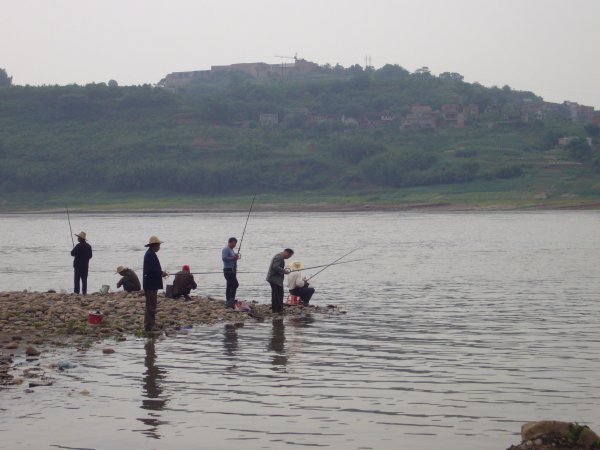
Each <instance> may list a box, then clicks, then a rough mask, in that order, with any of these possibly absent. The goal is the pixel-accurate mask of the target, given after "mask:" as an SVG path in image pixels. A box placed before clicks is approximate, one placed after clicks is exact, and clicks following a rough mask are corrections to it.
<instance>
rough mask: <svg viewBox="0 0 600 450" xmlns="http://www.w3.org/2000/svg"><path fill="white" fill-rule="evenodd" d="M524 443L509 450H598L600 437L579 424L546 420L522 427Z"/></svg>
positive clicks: (529, 423)
mask: <svg viewBox="0 0 600 450" xmlns="http://www.w3.org/2000/svg"><path fill="white" fill-rule="evenodd" d="M521 439H522V442H521V443H520V444H518V445H512V446H510V447H509V448H508V449H507V450H597V449H600V437H599V436H598V435H597V434H596V433H594V432H593V431H592V430H591V429H590V428H589V427H587V426H585V425H580V424H578V423H577V422H559V421H556V420H544V421H541V422H527V423H524V424H523V425H522V426H521Z"/></svg>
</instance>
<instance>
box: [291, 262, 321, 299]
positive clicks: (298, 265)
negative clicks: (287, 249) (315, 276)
mask: <svg viewBox="0 0 600 450" xmlns="http://www.w3.org/2000/svg"><path fill="white" fill-rule="evenodd" d="M290 269H291V272H290V273H289V274H288V289H289V290H290V294H292V295H296V296H297V297H300V303H302V304H303V305H304V306H308V302H310V299H311V297H312V296H313V294H314V293H315V289H314V288H311V287H309V283H308V281H306V279H304V278H302V269H304V264H302V262H301V261H293V262H292V263H291V264H290Z"/></svg>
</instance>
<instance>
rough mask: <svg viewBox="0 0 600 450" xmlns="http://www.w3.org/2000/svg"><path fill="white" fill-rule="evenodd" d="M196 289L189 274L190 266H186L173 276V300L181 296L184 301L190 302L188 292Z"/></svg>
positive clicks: (192, 276) (192, 277)
mask: <svg viewBox="0 0 600 450" xmlns="http://www.w3.org/2000/svg"><path fill="white" fill-rule="evenodd" d="M197 287H198V285H197V284H196V282H195V281H194V275H192V274H191V273H190V266H188V265H187V264H186V265H185V266H183V267H182V268H181V270H180V271H179V272H177V273H176V274H175V279H174V280H173V298H179V297H181V296H183V297H184V298H185V299H186V300H191V298H190V291H191V290H192V289H196V288H197Z"/></svg>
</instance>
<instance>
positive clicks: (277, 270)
mask: <svg viewBox="0 0 600 450" xmlns="http://www.w3.org/2000/svg"><path fill="white" fill-rule="evenodd" d="M293 254H294V250H292V249H291V248H286V249H285V250H284V251H282V252H281V253H277V254H276V255H275V256H273V259H271V264H270V265H269V271H268V272H267V281H268V282H269V284H270V285H271V311H273V312H274V313H280V312H283V276H284V275H286V274H288V273H290V269H287V268H286V267H285V260H286V259H289V258H290V257H291V256H292V255H293Z"/></svg>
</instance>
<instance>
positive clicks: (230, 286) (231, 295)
mask: <svg viewBox="0 0 600 450" xmlns="http://www.w3.org/2000/svg"><path fill="white" fill-rule="evenodd" d="M223 276H224V277H225V279H226V280H227V287H226V288H225V306H227V307H229V308H233V307H234V306H235V293H236V292H237V288H238V287H240V283H238V280H237V275H236V273H235V271H234V270H233V269H223Z"/></svg>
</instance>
